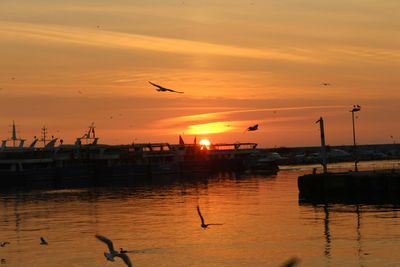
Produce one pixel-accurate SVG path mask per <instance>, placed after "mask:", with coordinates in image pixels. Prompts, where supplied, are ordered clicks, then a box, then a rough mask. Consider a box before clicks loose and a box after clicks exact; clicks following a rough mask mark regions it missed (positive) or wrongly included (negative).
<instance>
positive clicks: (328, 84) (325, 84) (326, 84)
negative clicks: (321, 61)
mask: <svg viewBox="0 0 400 267" xmlns="http://www.w3.org/2000/svg"><path fill="white" fill-rule="evenodd" d="M321 85H323V86H331V84H330V83H321Z"/></svg>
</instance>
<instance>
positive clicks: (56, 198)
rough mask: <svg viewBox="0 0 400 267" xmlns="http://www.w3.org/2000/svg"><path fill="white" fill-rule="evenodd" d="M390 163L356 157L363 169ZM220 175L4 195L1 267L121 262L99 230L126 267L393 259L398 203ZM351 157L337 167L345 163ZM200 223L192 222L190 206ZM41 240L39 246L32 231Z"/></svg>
mask: <svg viewBox="0 0 400 267" xmlns="http://www.w3.org/2000/svg"><path fill="white" fill-rule="evenodd" d="M383 165H386V167H391V166H398V165H399V163H398V162H380V163H377V162H370V163H362V167H363V168H381V167H383ZM312 167H313V166H297V167H283V168H282V170H281V171H280V172H279V173H278V174H277V175H274V176H262V175H254V174H247V175H234V174H222V175H219V176H215V177H212V178H209V179H205V176H203V177H202V176H199V177H197V178H195V179H194V178H193V179H187V178H186V179H171V178H165V177H164V178H160V179H154V180H157V182H156V181H153V182H149V183H146V184H138V185H134V186H129V187H112V188H111V187H101V188H90V189H87V188H83V189H81V188H80V189H52V190H35V191H29V192H27V191H25V192H3V193H1V198H0V240H1V241H4V240H7V241H9V242H11V245H9V246H6V247H0V258H4V259H6V264H5V265H4V266H20V267H23V266H29V267H33V266H125V265H124V263H123V262H122V261H121V260H120V259H119V258H118V259H116V261H115V262H107V261H106V260H105V258H104V256H103V252H104V251H106V246H105V245H104V244H103V243H101V242H99V241H98V240H97V239H96V238H95V237H94V235H95V234H96V233H99V234H102V235H105V236H107V237H109V238H111V239H112V240H113V241H114V244H115V245H116V247H117V248H120V247H123V248H124V249H127V250H139V251H138V252H137V253H132V254H129V255H130V258H131V260H132V262H133V265H134V266H150V267H151V266H157V267H158V266H198V267H202V266H204V267H205V266H279V265H280V264H282V263H283V262H284V261H286V260H287V259H289V258H291V257H298V258H299V259H301V262H300V265H299V266H400V253H399V252H398V251H399V247H400V210H399V207H396V206H393V205H390V204H387V205H380V206H377V205H366V204H360V205H344V204H328V205H310V204H308V205H307V204H301V205H300V204H299V202H298V191H297V177H298V176H299V175H301V174H304V173H310V172H311V171H310V170H311V169H312ZM350 167H351V165H350V164H341V165H336V168H337V169H349V168H350ZM197 205H200V207H201V209H202V212H203V215H204V217H205V219H206V223H207V222H208V223H223V225H222V226H210V229H207V230H203V229H201V228H200V220H199V217H198V215H197V211H196V206H197ZM40 236H43V237H45V238H46V239H47V240H48V241H49V245H48V246H40V245H39V237H40Z"/></svg>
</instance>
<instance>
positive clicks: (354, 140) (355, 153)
mask: <svg viewBox="0 0 400 267" xmlns="http://www.w3.org/2000/svg"><path fill="white" fill-rule="evenodd" d="M351 117H352V121H353V155H354V170H355V171H356V172H357V171H358V166H357V164H358V162H357V161H358V160H357V144H356V126H355V123H354V110H353V111H351Z"/></svg>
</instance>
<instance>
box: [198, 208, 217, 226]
mask: <svg viewBox="0 0 400 267" xmlns="http://www.w3.org/2000/svg"><path fill="white" fill-rule="evenodd" d="M197 213H198V214H199V216H200V220H201V224H200V226H201V227H202V228H203V229H206V228H207V227H208V226H209V225H222V223H204V218H203V215H201V211H200V207H199V206H197Z"/></svg>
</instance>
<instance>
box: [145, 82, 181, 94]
mask: <svg viewBox="0 0 400 267" xmlns="http://www.w3.org/2000/svg"><path fill="white" fill-rule="evenodd" d="M148 82H149V83H150V84H151V85H153V86H155V87H157V88H156V90H157V91H158V92H172V93H178V94H183V92H180V91H175V90H172V89H169V88H165V87H162V86H161V85H158V84H155V83H152V82H150V81H148Z"/></svg>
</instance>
